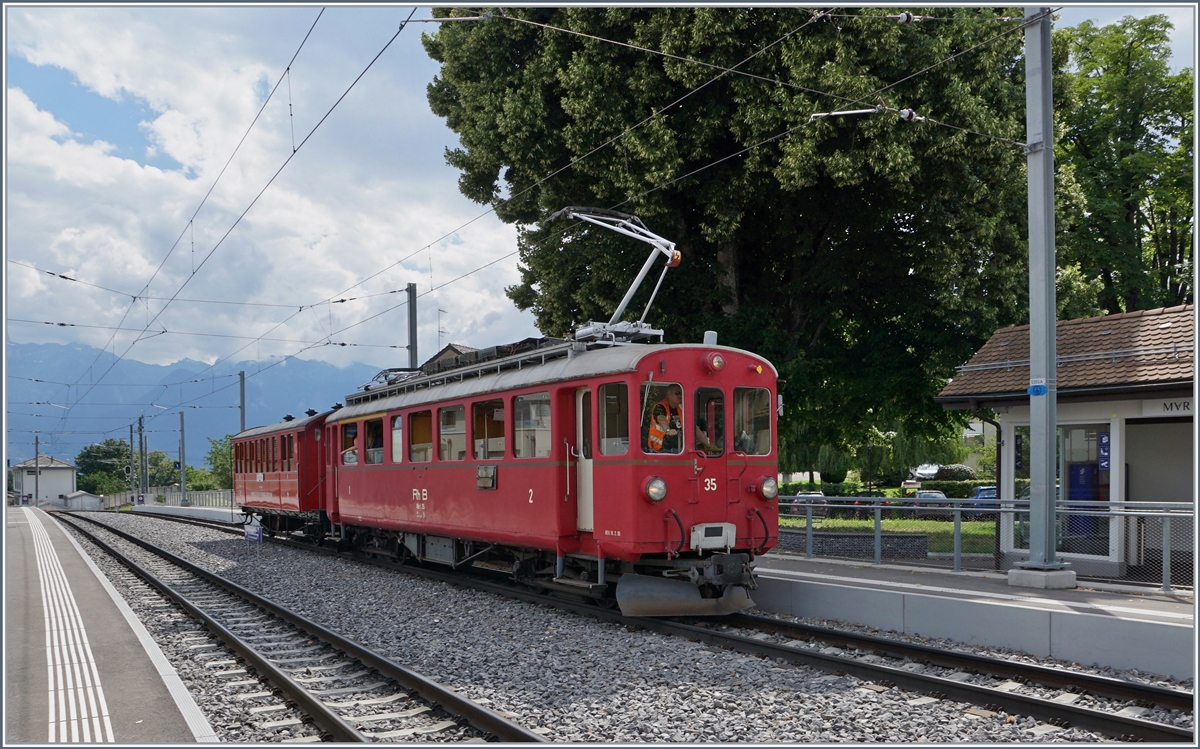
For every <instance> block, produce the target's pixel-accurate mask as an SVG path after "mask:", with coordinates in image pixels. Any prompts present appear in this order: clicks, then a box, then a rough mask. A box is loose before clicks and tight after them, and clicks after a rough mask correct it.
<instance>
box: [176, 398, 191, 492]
mask: <svg viewBox="0 0 1200 749" xmlns="http://www.w3.org/2000/svg"><path fill="white" fill-rule="evenodd" d="M179 493H180V494H181V495H182V497H181V499H180V500H179V506H180V507H191V506H192V503H191V502H189V501H188V495H187V448H186V447H185V445H184V441H183V411H182V409H181V410H180V411H179Z"/></svg>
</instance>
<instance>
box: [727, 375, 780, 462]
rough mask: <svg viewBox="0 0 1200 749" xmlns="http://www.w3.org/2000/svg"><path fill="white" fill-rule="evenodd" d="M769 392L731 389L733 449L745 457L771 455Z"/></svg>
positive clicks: (763, 389) (764, 389)
mask: <svg viewBox="0 0 1200 749" xmlns="http://www.w3.org/2000/svg"><path fill="white" fill-rule="evenodd" d="M771 406H772V403H771V391H770V390H767V389H766V388H734V389H733V433H734V438H733V449H734V450H737V451H739V452H744V453H746V454H747V455H769V454H770V453H771Z"/></svg>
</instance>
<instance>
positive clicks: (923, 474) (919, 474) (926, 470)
mask: <svg viewBox="0 0 1200 749" xmlns="http://www.w3.org/2000/svg"><path fill="white" fill-rule="evenodd" d="M939 469H941V466H940V465H938V464H936V463H922V464H921V465H919V466H917V467H916V468H914V469H913V470H912V477H913V478H915V479H916V480H917V481H933V480H934V479H935V478H937V472H938V470H939Z"/></svg>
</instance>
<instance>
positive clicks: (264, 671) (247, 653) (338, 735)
mask: <svg viewBox="0 0 1200 749" xmlns="http://www.w3.org/2000/svg"><path fill="white" fill-rule="evenodd" d="M55 514H56V515H59V513H55ZM58 519H59V520H60V521H62V522H66V523H67V525H69V526H71V528H73V529H74V530H75V531H77V532H78V533H80V534H82V535H83V536H84V537H85V538H87V539H88V540H89V541H91V542H92V543H94V544H95V545H96V546H98V547H100V548H101V549H103V550H104V551H105V553H107V554H109V555H110V556H112V557H113V558H114V559H116V560H117V561H118V562H120V563H121V564H123V565H125V567H127V568H128V569H129V570H130V571H131V572H133V574H135V575H137V576H138V577H140V578H142V579H143V580H145V581H146V582H147V583H148V584H150V585H151V586H153V587H154V588H157V589H158V590H159V591H160V592H161V593H162V594H163V595H165V596H167V597H168V598H170V599H171V600H173V601H175V603H176V604H178V605H179V606H180V608H182V609H183V610H184V611H186V612H188V614H189V615H190V616H192V617H193V618H195V619H197V620H199V621H201V622H203V623H204V625H205V626H206V627H207V628H208V630H209V631H210V632H212V633H213V635H215V636H216V638H217V639H218V640H220V641H221V642H223V643H224V644H225V645H226V647H228V648H229V649H230V650H232V651H233V652H235V653H237V654H238V656H239V657H240V658H242V659H244V660H246V661H248V662H249V663H250V664H251V665H252V666H253V667H254V670H255V671H257V672H258V673H259V675H261V676H262V677H263V678H265V679H266V680H267V681H268V682H270V684H271V685H272V686H274V687H275V688H277V689H279V691H280V692H282V693H283V695H284V696H285V697H286V698H287V699H289V700H291V701H292V702H293V703H295V704H296V706H297V707H298V708H299V709H300V711H301V712H303V713H304V714H305V715H306V716H308V717H309V718H311V719H312V721H313V723H314V724H315V725H316V726H317V728H319V729H321V731H322V732H323V733H324V734H325V735H327V736H330V737H332V738H333V739H334V740H335V741H346V742H350V741H353V742H367V741H370V739H368V738H367V737H366V736H364V735H363V734H362V733H360V732H359V731H358V730H357V729H356V728H354V727H353V726H351V725H350V724H349V723H347V722H346V721H345V720H344V719H342V717H341V716H340V715H338V714H337V712H335V711H334V710H333V708H331V707H329V706H328V705H326V704H325V703H324V702H322V701H321V700H320V699H319V698H318V697H317V696H316V695H314V694H312V693H311V692H309V691H308V690H307V689H305V688H304V687H302V686H301V685H300V684H298V683H296V682H295V681H294V680H293V679H292V678H291V677H290V676H288V675H287V674H285V673H284V672H283V671H282V670H280V669H279V667H278V666H276V665H275V664H273V663H271V662H270V661H269V660H267V658H266V657H264V656H263V655H262V654H260V653H259V652H258V651H257V650H255V649H254V648H253V647H251V646H250V645H249V644H247V643H246V642H245V641H243V640H242V639H241V638H240V637H238V636H237V635H235V634H234V633H233V632H230V631H229V630H228V629H226V628H225V627H224V626H223V625H221V624H220V623H219V622H218V621H216V620H215V619H214V618H213V617H211V616H209V615H208V614H207V613H205V611H204V610H203V609H201V608H200V607H198V606H196V605H195V604H194V603H192V602H191V601H190V600H188V599H187V597H186V596H184V595H183V594H182V593H180V592H179V591H177V590H175V589H174V588H173V587H171V586H170V585H168V584H167V583H165V582H163V581H162V580H161V579H160V578H159V577H158V576H156V575H155V574H154V573H153V572H150V571H149V570H147V569H145V568H143V567H142V566H141V565H139V564H137V563H136V562H134V561H133V560H132V559H130V558H129V557H127V556H125V555H124V554H122V553H121V552H119V551H117V550H116V549H114V548H113V547H111V546H109V545H108V544H107V543H105V542H104V541H102V540H100V539H99V538H97V537H96V536H95V535H94V534H92V533H90V532H88V531H86V530H84V529H83V528H81V527H79V525H77V524H76V523H74V522H72V521H70V520H67V519H66V518H65V517H61V516H60V517H59V518H58ZM82 519H83V520H86V521H87V522H90V523H96V521H94V520H90V519H88V518H82ZM96 524H97V525H101V526H103V525H104V524H103V523H96ZM107 530H109V531H110V532H114V533H118V535H120V534H119V532H117V531H116V530H115V529H113V528H107Z"/></svg>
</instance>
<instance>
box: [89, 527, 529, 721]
mask: <svg viewBox="0 0 1200 749" xmlns="http://www.w3.org/2000/svg"><path fill="white" fill-rule="evenodd" d="M80 519H81V520H85V521H87V522H89V523H92V524H94V525H99V526H101V527H102V528H104V529H105V530H107V531H109V532H110V533H114V534H116V535H118V536H120V537H121V538H124V539H125V540H127V541H130V542H131V543H135V544H137V545H138V546H141V547H142V548H144V549H146V550H147V551H149V552H151V553H152V554H156V555H158V556H160V557H162V558H163V559H166V560H167V561H169V562H171V563H172V564H176V565H179V566H180V567H183V568H184V569H186V570H188V571H189V572H192V573H194V574H196V575H199V576H200V577H203V578H204V579H206V580H208V581H209V582H212V583H214V584H216V585H219V586H221V587H223V588H225V589H226V590H229V591H231V592H233V593H236V594H237V595H238V596H241V597H242V598H244V599H246V600H248V601H250V602H251V603H253V604H254V605H256V606H258V607H260V608H262V609H264V610H266V611H268V612H270V613H272V614H274V615H275V616H277V617H279V618H280V619H283V620H284V621H286V622H288V623H289V624H292V625H293V626H296V627H298V628H299V629H302V630H304V631H306V632H308V633H309V634H310V635H312V636H313V637H316V638H317V639H320V640H323V641H324V642H326V643H328V644H329V645H332V646H333V647H335V648H337V649H339V650H342V651H344V652H346V653H347V654H348V655H350V656H352V657H354V658H357V659H358V660H360V661H362V662H363V663H364V664H366V665H368V666H371V667H372V668H374V669H375V670H376V671H378V672H379V673H380V674H382V675H384V676H386V677H389V678H391V679H394V680H395V681H397V682H398V683H399V684H401V685H402V686H404V687H406V688H408V689H411V690H413V691H415V692H416V693H417V694H419V695H421V697H423V698H425V699H426V700H428V701H429V702H431V703H436V704H437V705H439V706H440V707H441V708H442V709H443V710H445V711H446V712H447V713H450V714H451V715H456V716H458V717H460V718H464V719H465V720H466V721H467V722H468V723H470V724H471V725H472V726H473V727H474V728H476V729H478V730H480V731H482V732H484V733H486V734H491V735H493V736H496V737H497V738H498V739H500V740H501V741H505V742H545V741H547V739H546V738H545V737H543V736H539V735H538V734H536V733H533V732H532V731H530V730H528V729H526V728H525V727H524V726H520V725H518V724H516V723H513V722H512V721H510V720H507V719H506V718H503V717H501V716H500V715H499V714H498V713H496V712H494V711H493V710H490V709H488V708H486V707H484V706H483V705H480V704H478V703H476V702H474V701H473V700H470V699H467V698H466V697H463V696H462V695H460V694H458V693H457V692H455V691H453V690H452V689H450V688H449V687H444V686H442V685H441V684H438V683H437V682H434V681H431V680H430V679H427V678H425V677H424V676H422V675H420V674H418V673H417V672H415V671H412V670H410V669H408V668H405V667H404V666H401V665H400V664H398V663H396V662H395V661H393V660H391V659H389V658H387V657H385V656H383V655H380V654H379V653H376V652H374V651H372V650H369V649H367V648H365V647H363V646H362V645H359V644H358V643H357V642H354V641H353V640H350V639H347V638H345V637H342V636H341V635H339V634H337V633H336V632H333V631H331V630H329V629H326V628H325V627H323V626H321V625H320V624H317V623H316V622H314V621H312V620H311V619H308V618H306V617H304V616H301V615H300V614H297V613H295V612H294V611H291V610H289V609H287V608H284V607H283V606H280V605H279V604H277V603H275V602H273V601H271V600H270V599H268V598H264V597H263V596H260V595H258V594H257V593H254V592H253V591H250V590H248V589H246V588H243V587H242V586H240V585H238V584H237V583H235V582H233V581H231V580H227V579H225V578H224V577H221V576H220V575H218V574H216V573H213V572H209V571H208V570H206V569H204V568H202V567H200V566H198V565H196V564H193V563H192V562H189V561H187V560H186V559H182V558H180V557H178V556H176V555H174V554H172V553H171V552H169V551H167V550H166V549H161V548H159V547H157V546H155V545H154V544H152V543H150V542H149V541H144V540H142V539H140V538H138V537H136V536H134V535H132V534H129V533H126V532H125V531H122V530H119V529H117V528H112V527H110V526H108V525H105V524H104V523H101V522H99V521H96V520H92V519H91V518H85V517H81V518H80ZM81 532H82V531H81ZM301 546H302V547H307V545H301ZM312 548H315V547H312ZM363 740H366V739H365V738H364V739H363Z"/></svg>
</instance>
